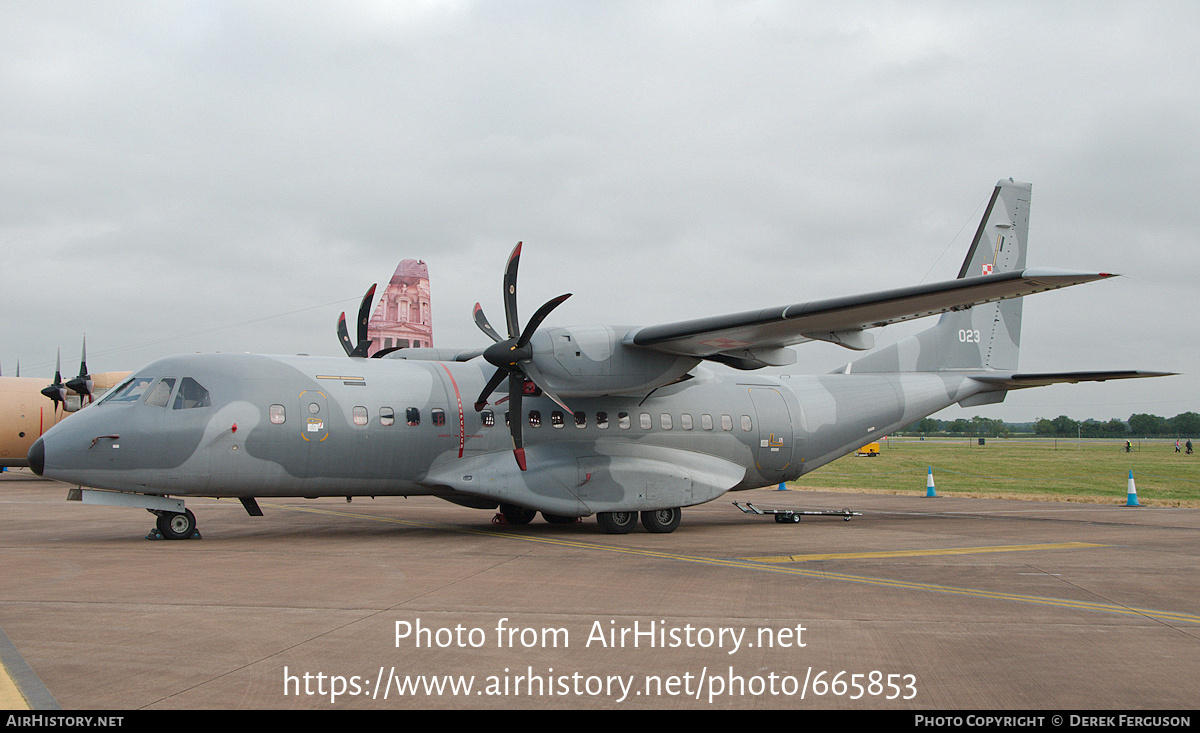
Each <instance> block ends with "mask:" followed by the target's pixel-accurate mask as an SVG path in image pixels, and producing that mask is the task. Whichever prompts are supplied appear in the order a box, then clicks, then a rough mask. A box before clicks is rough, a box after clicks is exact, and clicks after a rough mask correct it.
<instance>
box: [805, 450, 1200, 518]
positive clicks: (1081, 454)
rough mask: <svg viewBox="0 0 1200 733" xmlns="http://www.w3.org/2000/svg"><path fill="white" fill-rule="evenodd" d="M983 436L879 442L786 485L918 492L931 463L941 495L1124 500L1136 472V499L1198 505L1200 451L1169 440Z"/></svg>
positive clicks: (867, 490) (922, 485) (1153, 503)
mask: <svg viewBox="0 0 1200 733" xmlns="http://www.w3.org/2000/svg"><path fill="white" fill-rule="evenodd" d="M1124 445H1125V443H1124V441H1113V440H1086V439H1085V440H1082V441H1078V440H1074V439H1061V438H1060V439H1058V440H1057V441H1055V440H1053V439H1051V440H1042V439H1001V438H988V439H987V441H986V445H982V446H981V445H978V439H976V438H971V439H970V440H966V439H962V440H934V439H929V440H924V441H922V440H919V439H912V438H900V439H895V438H893V439H891V440H887V441H883V450H882V452H881V453H880V454H879V455H878V456H876V457H874V458H856V457H854V456H847V457H846V458H842V459H840V460H837V461H834V462H833V463H831V464H829V465H827V466H823V467H821V468H818V469H817V470H816V471H813V472H812V473H810V474H807V475H805V476H803V477H802V478H801V479H800V480H799V481H796V482H794V483H793V484H791V485H792V486H793V487H794V488H798V489H828V490H832V491H851V492H882V493H888V494H909V493H911V494H919V495H921V496H924V494H925V492H926V479H927V474H928V470H929V467H930V466H932V467H933V477H934V483H935V485H936V490H937V493H938V494H939V495H947V496H986V497H990V498H1012V499H1036V500H1045V501H1081V502H1091V503H1105V504H1107V503H1113V504H1124V503H1125V502H1126V494H1127V489H1128V484H1129V472H1130V471H1133V478H1134V482H1135V484H1136V486H1137V493H1138V500H1139V502H1140V503H1141V504H1147V505H1155V504H1157V505H1160V506H1196V507H1200V453H1196V454H1194V455H1190V456H1189V455H1187V454H1185V453H1182V452H1181V453H1176V452H1175V441H1173V440H1143V441H1134V442H1133V451H1132V452H1131V453H1126V452H1125V450H1124Z"/></svg>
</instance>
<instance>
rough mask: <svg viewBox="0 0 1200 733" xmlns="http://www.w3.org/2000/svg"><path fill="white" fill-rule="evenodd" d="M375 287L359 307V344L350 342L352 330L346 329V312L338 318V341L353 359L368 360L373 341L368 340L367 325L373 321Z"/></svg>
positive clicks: (371, 288) (373, 286) (369, 291)
mask: <svg viewBox="0 0 1200 733" xmlns="http://www.w3.org/2000/svg"><path fill="white" fill-rule="evenodd" d="M377 284H378V283H376V285H377ZM375 287H376V286H375V285H372V286H371V287H370V288H368V289H367V293H366V295H364V296H363V299H362V303H361V304H359V306H358V329H357V330H358V343H355V342H353V341H351V340H350V329H349V328H347V327H346V312H345V311H342V315H340V316H338V327H337V334H338V341H341V342H342V350H344V351H345V352H346V356H349V357H351V358H353V359H365V358H367V352H368V351H370V349H371V340H370V339H369V338H367V324H368V323H370V321H371V301H372V300H373V299H374V298H375Z"/></svg>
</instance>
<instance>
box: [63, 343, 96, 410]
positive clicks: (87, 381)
mask: <svg viewBox="0 0 1200 733" xmlns="http://www.w3.org/2000/svg"><path fill="white" fill-rule="evenodd" d="M94 385H95V382H93V381H92V376H91V375H90V374H88V368H87V336H84V337H83V354H82V355H81V356H80V357H79V376H77V377H75V378H74V379H71V380H70V381H69V382H67V389H69V390H71V391H72V392H74V393H75V394H77V395H79V397H80V406H81V407H82V406H83V405H84V404H86V403H88V402H91V401H92V387H93V386H94Z"/></svg>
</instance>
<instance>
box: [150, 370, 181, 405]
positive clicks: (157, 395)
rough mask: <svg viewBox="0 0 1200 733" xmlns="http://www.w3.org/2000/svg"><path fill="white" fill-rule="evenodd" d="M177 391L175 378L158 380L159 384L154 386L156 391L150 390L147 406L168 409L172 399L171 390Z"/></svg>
mask: <svg viewBox="0 0 1200 733" xmlns="http://www.w3.org/2000/svg"><path fill="white" fill-rule="evenodd" d="M173 389H175V378H174V377H163V378H162V379H160V380H158V384H156V385H154V389H152V390H150V394H149V395H147V396H146V404H147V405H154V406H155V407H166V406H167V402H168V401H170V399H171V390H173Z"/></svg>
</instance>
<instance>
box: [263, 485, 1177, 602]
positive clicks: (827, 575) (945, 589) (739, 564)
mask: <svg viewBox="0 0 1200 733" xmlns="http://www.w3.org/2000/svg"><path fill="white" fill-rule="evenodd" d="M270 506H272V507H273V508H277V509H289V510H292V511H299V512H309V513H312V514H327V515H330V516H341V517H349V518H353V519H367V520H370V521H375V522H386V523H389V524H400V525H404V526H408V527H416V528H420V529H439V530H449V531H453V532H458V533H461V534H473V535H479V536H482V537H491V538H493V539H507V540H516V541H519V542H533V543H537V544H543V545H557V546H559V547H574V548H578V549H582V550H599V551H601V552H616V553H620V554H624V555H640V556H643V557H657V558H661V559H664V560H675V561H679V562H688V563H695V564H699V565H710V566H717V567H726V568H739V569H743V570H755V571H758V572H768V573H780V574H783V575H793V576H799V577H804V578H812V579H815V580H833V581H838V582H844V583H857V584H862V585H873V586H880V587H884V588H901V589H906V590H918V591H926V592H931V593H946V594H950V595H959V596H967V597H971V598H985V599H991V600H999V601H1015V602H1019V603H1032V604H1036V605H1041V606H1053V607H1057V608H1068V609H1073V610H1077V611H1099V612H1102V613H1115V614H1120V615H1123V616H1140V617H1142V618H1150V619H1155V620H1158V621H1167V622H1175V623H1187V624H1200V615H1197V614H1192V613H1176V612H1173V611H1159V610H1156V609H1152V608H1136V607H1132V606H1122V605H1118V604H1115V603H1094V602H1090V601H1080V600H1071V599H1068V598H1048V597H1044V596H1033V595H1026V594H1022V593H1003V592H998V591H986V590H976V589H974V588H957V587H954V586H949V585H937V584H934V583H916V582H910V581H904V580H891V579H888V578H872V577H868V576H862V575H849V574H846V573H831V572H827V571H824V570H809V569H806V568H802V567H793V566H789V565H786V564H785V563H786V562H790V561H784V562H782V563H781V562H764V561H760V560H756V559H753V558H717V557H696V556H692V555H681V554H678V553H673V552H664V551H661V550H645V549H639V548H634V547H620V546H617V545H607V544H603V543H599V542H589V541H584V540H571V539H564V538H559V537H543V536H538V535H529V534H523V533H520V532H510V531H503V530H500V531H497V530H496V529H489V530H481V529H468V528H465V527H458V526H455V525H451V524H443V523H441V522H419V521H414V520H410V519H393V518H391V517H377V516H372V515H369V514H357V513H354V512H346V511H335V510H331V509H316V508H312V509H309V508H307V507H297V506H287V505H270ZM1000 547H1001V548H1003V547H1006V546H1000ZM1007 547H1010V548H1021V549H1037V548H1058V549H1074V548H1077V547H1081V548H1082V547H1092V548H1094V547H1105V545H1091V544H1088V543H1081V542H1080V543H1076V542H1064V543H1057V544H1053V545H1009V546H1007ZM965 549H967V550H970V549H972V548H965ZM974 549H975V550H980V549H984V550H987V549H989V548H974ZM993 551H996V552H1000V551H1003V549H994V548H993ZM916 552H931V553H932V552H939V551H929V550H918V551H916ZM855 554H856V556H861V555H865V554H868V553H855ZM940 554H955V552H941V553H940ZM959 554H961V553H959Z"/></svg>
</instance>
